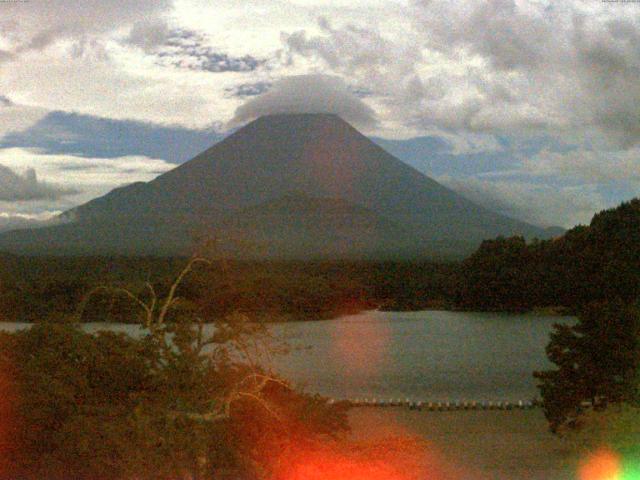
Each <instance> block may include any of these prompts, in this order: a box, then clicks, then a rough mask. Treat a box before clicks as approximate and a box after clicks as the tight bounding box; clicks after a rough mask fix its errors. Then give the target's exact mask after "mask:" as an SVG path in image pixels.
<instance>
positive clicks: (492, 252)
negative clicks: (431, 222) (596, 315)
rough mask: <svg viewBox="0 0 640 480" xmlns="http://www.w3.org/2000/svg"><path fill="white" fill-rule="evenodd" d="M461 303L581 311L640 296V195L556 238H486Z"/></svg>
mask: <svg viewBox="0 0 640 480" xmlns="http://www.w3.org/2000/svg"><path fill="white" fill-rule="evenodd" d="M457 283H458V285H459V290H458V294H457V298H456V299H455V301H456V303H457V304H458V305H459V306H460V307H462V308H465V309H469V310H496V311H498V310H500V311H501V310H530V309H532V308H545V307H562V308H564V309H567V310H569V311H572V312H577V311H579V310H580V309H581V308H582V307H583V306H584V305H586V304H588V303H590V302H598V301H602V300H612V299H616V298H618V299H621V300H623V301H625V302H633V301H635V300H637V299H638V298H640V199H638V198H636V199H633V200H631V201H629V202H625V203H623V204H621V205H620V206H618V207H617V208H613V209H610V210H605V211H602V212H600V213H597V214H596V215H594V217H593V219H592V220H591V223H590V225H588V226H578V227H575V228H573V229H571V230H569V231H568V232H566V233H565V234H564V235H563V236H561V237H558V238H556V239H554V240H547V241H541V242H533V243H529V244H527V243H526V242H525V240H524V239H523V238H522V237H512V238H497V239H495V240H489V241H485V242H483V244H482V245H481V246H480V248H479V249H478V250H477V251H476V252H475V253H474V254H473V255H472V256H471V257H469V258H468V259H467V260H465V261H464V262H463V264H462V267H461V272H460V275H459V281H458V282H457Z"/></svg>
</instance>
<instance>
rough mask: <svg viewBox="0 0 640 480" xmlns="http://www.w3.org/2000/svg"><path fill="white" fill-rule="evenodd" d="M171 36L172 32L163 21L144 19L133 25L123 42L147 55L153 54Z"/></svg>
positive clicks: (159, 19) (160, 19)
mask: <svg viewBox="0 0 640 480" xmlns="http://www.w3.org/2000/svg"><path fill="white" fill-rule="evenodd" d="M171 35H172V31H171V29H170V27H169V24H168V23H167V21H166V20H165V19H162V18H156V19H145V20H141V21H137V22H136V23H134V24H133V27H132V28H131V31H130V32H129V35H128V36H127V37H126V38H125V42H126V43H128V44H129V45H133V46H135V47H138V48H141V49H142V50H144V51H145V52H147V53H154V52H156V51H157V50H158V49H159V48H160V47H162V46H163V45H165V44H166V43H167V42H168V41H169V39H170V38H171Z"/></svg>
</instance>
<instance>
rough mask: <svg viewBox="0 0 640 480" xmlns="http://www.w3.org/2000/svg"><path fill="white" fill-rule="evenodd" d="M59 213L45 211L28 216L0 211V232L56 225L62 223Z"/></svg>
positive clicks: (27, 214) (26, 214)
mask: <svg viewBox="0 0 640 480" xmlns="http://www.w3.org/2000/svg"><path fill="white" fill-rule="evenodd" d="M61 213H62V212H61V211H45V212H41V213H37V214H29V213H13V212H3V211H0V232H6V231H9V230H18V229H26V228H38V227H47V226H51V225H58V224H60V223H63V222H64V220H63V219H61V218H60V217H58V215H60V214H61Z"/></svg>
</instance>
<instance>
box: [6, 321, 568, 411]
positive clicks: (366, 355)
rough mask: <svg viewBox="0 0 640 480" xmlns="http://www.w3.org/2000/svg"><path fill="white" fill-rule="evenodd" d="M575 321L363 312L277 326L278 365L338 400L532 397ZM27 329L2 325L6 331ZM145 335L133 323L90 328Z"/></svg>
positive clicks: (274, 329) (289, 375)
mask: <svg viewBox="0 0 640 480" xmlns="http://www.w3.org/2000/svg"><path fill="white" fill-rule="evenodd" d="M573 322H575V319H574V318H572V317H550V316H541V315H532V314H525V315H512V314H495V313H469V312H444V311H423V312H406V313H405V312H365V313H361V314H358V315H351V316H346V317H341V318H339V319H336V320H324V321H317V322H296V323H282V324H275V325H273V326H272V327H271V328H272V332H273V334H274V335H275V336H276V337H278V338H282V339H285V340H286V341H287V342H288V343H289V345H290V346H291V347H293V348H292V351H291V352H290V353H289V354H287V355H286V356H283V357H276V358H275V359H274V360H273V363H272V367H273V368H274V369H275V370H276V371H278V372H279V373H281V374H282V375H283V376H284V377H285V378H288V379H289V380H291V381H292V382H294V383H295V384H296V385H298V386H302V387H304V388H305V390H306V391H308V392H312V393H316V392H317V393H321V394H323V395H328V396H332V397H334V398H352V399H354V398H384V399H391V398H401V399H405V398H409V399H412V400H423V401H432V400H433V401H454V400H477V401H481V400H485V401H486V400H494V401H501V400H502V401H504V400H510V401H517V400H530V399H532V398H534V397H536V396H537V395H538V392H537V389H536V388H535V381H534V379H533V378H532V376H531V373H532V372H533V371H534V370H539V369H545V368H548V367H550V363H549V362H548V361H547V359H546V357H545V351H544V349H545V346H546V345H547V343H548V340H549V333H550V332H551V329H552V326H553V324H554V323H573ZM25 326H26V325H25V324H2V323H0V329H2V330H15V329H16V328H24V327H25ZM85 328H86V329H87V330H89V331H96V330H100V329H105V328H108V329H110V330H116V331H123V332H127V333H131V334H134V335H135V334H140V332H141V329H140V328H139V327H138V326H135V325H121V324H108V325H107V324H88V325H86V326H85Z"/></svg>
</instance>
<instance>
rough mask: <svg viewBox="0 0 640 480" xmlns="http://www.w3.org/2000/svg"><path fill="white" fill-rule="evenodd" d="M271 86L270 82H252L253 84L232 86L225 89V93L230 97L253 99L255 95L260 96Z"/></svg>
mask: <svg viewBox="0 0 640 480" xmlns="http://www.w3.org/2000/svg"><path fill="white" fill-rule="evenodd" d="M272 86H273V83H271V82H264V81H260V82H253V83H241V84H240V85H234V86H233V87H227V88H225V92H226V93H228V94H229V95H231V96H232V97H240V98H243V97H255V96H256V95H262V94H263V93H265V92H266V91H268V90H269V89H270V88H271V87H272Z"/></svg>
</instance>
